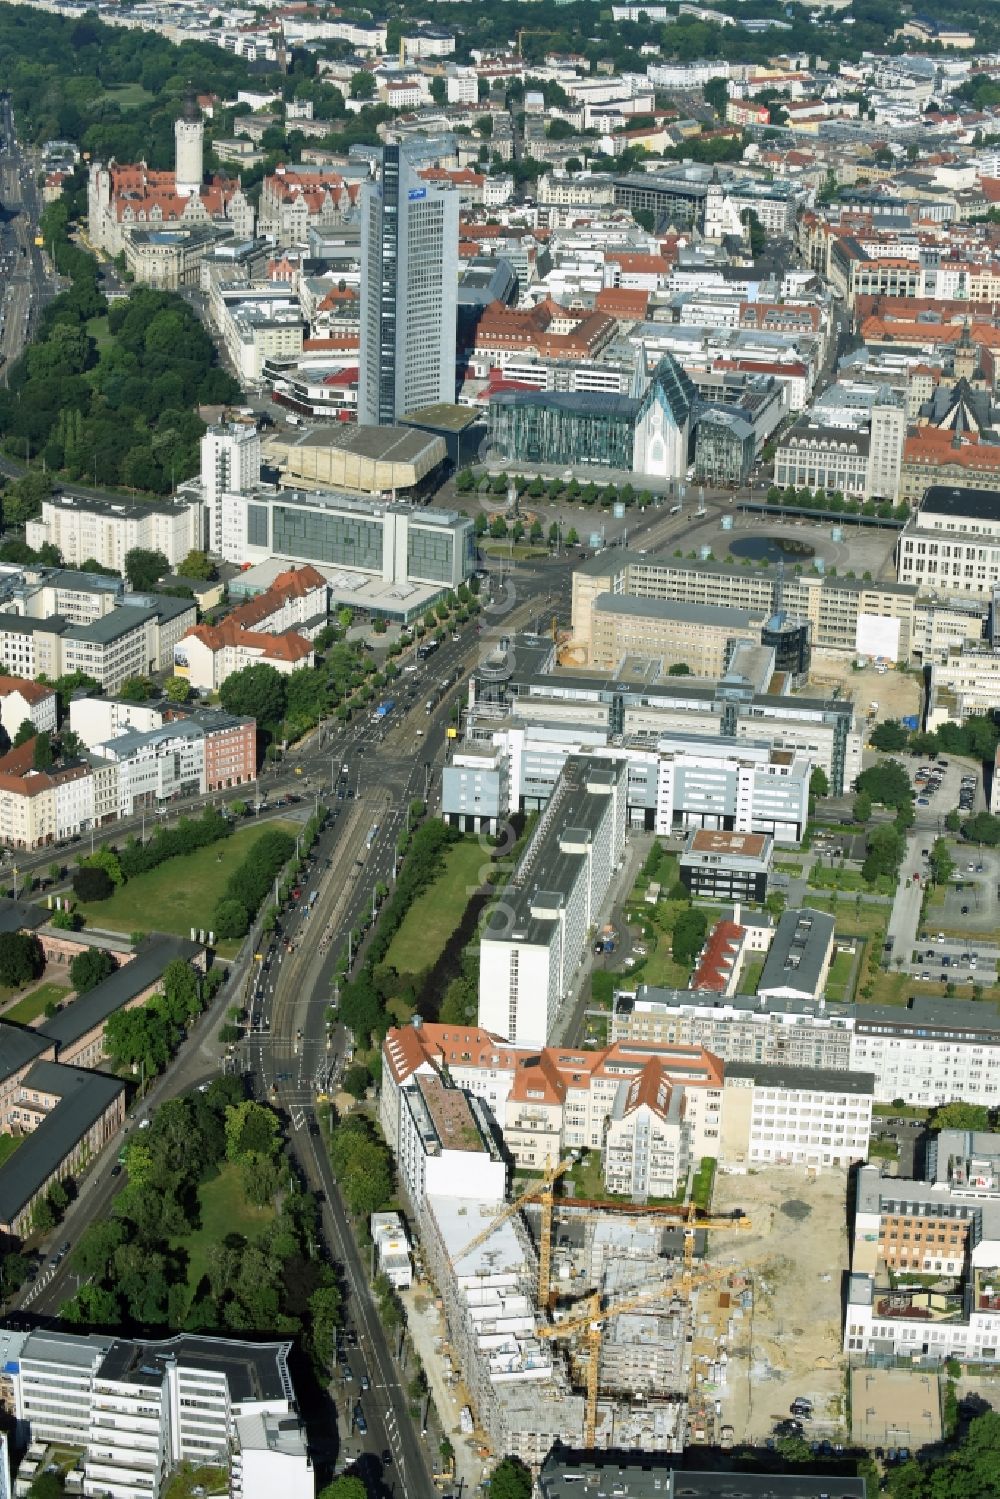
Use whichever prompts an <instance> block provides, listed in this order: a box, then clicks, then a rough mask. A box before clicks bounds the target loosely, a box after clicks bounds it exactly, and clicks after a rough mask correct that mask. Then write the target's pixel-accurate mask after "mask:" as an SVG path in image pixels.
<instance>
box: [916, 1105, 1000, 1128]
mask: <svg viewBox="0 0 1000 1499" xmlns="http://www.w3.org/2000/svg"><path fill="white" fill-rule="evenodd" d="M927 1122H928V1124H929V1126H930V1128H931V1129H961V1130H986V1129H989V1127H990V1111H989V1109H987V1108H985V1107H984V1106H983V1105H982V1104H978V1103H961V1102H955V1103H943V1104H941V1105H940V1107H938V1108H936V1109H935V1110H934V1112H933V1114H932V1115H931V1117H930V1119H929V1120H928V1121H927Z"/></svg>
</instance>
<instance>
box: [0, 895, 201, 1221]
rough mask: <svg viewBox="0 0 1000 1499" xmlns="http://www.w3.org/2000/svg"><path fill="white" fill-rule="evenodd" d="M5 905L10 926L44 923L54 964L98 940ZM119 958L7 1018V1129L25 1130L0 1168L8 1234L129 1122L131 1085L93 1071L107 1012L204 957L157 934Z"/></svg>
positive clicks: (2, 1096)
mask: <svg viewBox="0 0 1000 1499" xmlns="http://www.w3.org/2000/svg"><path fill="white" fill-rule="evenodd" d="M3 907H4V908H3V911H2V918H3V921H4V926H5V930H13V929H17V928H22V929H24V928H28V929H34V930H35V931H37V932H38V935H39V940H40V941H41V943H42V946H43V949H44V950H45V953H46V958H47V961H48V962H49V963H50V964H51V965H52V966H53V967H55V968H56V969H58V965H59V964H64V963H67V962H68V961H69V960H70V959H71V958H72V957H73V956H75V955H76V954H77V953H80V952H83V951H86V950H87V948H88V946H90V945H91V944H90V942H89V941H86V940H84V939H82V938H78V937H76V936H75V935H73V934H71V933H66V932H64V931H60V930H57V929H56V928H53V927H48V926H46V925H45V913H44V911H43V909H42V908H41V907H40V906H18V905H17V903H16V902H14V901H5V902H4V903H3ZM122 946H124V944H123V945H122ZM119 957H120V960H121V966H120V967H119V968H117V969H116V970H115V972H114V973H112V974H111V975H110V977H108V978H107V979H105V980H103V982H101V983H99V984H97V985H96V986H95V987H94V988H93V989H90V990H89V991H88V992H87V993H86V994H83V995H80V996H79V997H78V998H77V999H75V1000H74V1001H73V1002H72V1003H71V1004H69V1005H67V1006H65V1007H64V1008H63V1009H62V1010H60V1011H59V1012H58V1013H57V1014H56V1015H54V1016H53V1017H52V1018H51V1019H46V1020H43V1021H42V1023H41V1024H39V1025H36V1026H34V1027H28V1028H25V1027H21V1026H18V1025H13V1024H11V1023H9V1022H7V1021H3V1022H0V1058H2V1061H0V1133H2V1134H8V1135H15V1136H22V1137H24V1138H23V1140H22V1143H21V1144H20V1145H19V1146H18V1148H17V1150H16V1151H14V1153H13V1154H12V1155H10V1156H9V1157H8V1158H6V1159H5V1161H4V1164H3V1165H2V1166H0V1232H3V1233H4V1234H8V1235H11V1236H14V1237H17V1238H26V1237H27V1236H28V1234H29V1233H30V1232H31V1227H32V1214H33V1211H34V1208H35V1205H36V1204H37V1202H38V1201H39V1199H40V1198H42V1197H43V1196H44V1195H45V1194H46V1192H47V1191H48V1190H49V1188H50V1187H51V1186H52V1184H53V1183H54V1182H60V1181H64V1180H65V1179H66V1178H68V1177H71V1176H73V1175H74V1174H75V1173H76V1172H77V1171H78V1170H79V1169H80V1167H81V1166H83V1165H85V1164H86V1163H87V1161H89V1160H90V1159H91V1158H92V1157H93V1156H94V1155H97V1154H98V1153H99V1152H100V1151H101V1150H102V1149H103V1148H104V1146H105V1145H106V1144H107V1143H108V1141H109V1140H111V1139H112V1138H113V1137H114V1136H115V1135H116V1134H117V1133H118V1131H119V1130H120V1128H121V1126H122V1124H123V1123H124V1120H125V1103H126V1087H125V1084H124V1083H123V1082H122V1080H121V1079H120V1078H117V1077H110V1076H106V1075H105V1074H104V1073H101V1072H97V1071H94V1070H93V1069H94V1068H95V1067H98V1066H99V1065H100V1064H101V1062H102V1061H103V1060H104V1057H105V1051H104V1027H105V1025H106V1023H107V1021H108V1018H109V1017H110V1016H111V1015H113V1014H115V1013H116V1012H117V1011H119V1010H122V1009H128V1008H131V1007H132V1006H134V1005H137V1004H141V1003H142V1002H143V1001H145V1000H146V999H148V998H149V997H150V995H151V994H153V993H154V992H155V990H156V989H157V987H158V986H159V984H160V981H161V979H162V976H163V972H164V970H165V969H166V967H167V965H168V963H171V962H173V961H174V960H175V959H182V960H184V961H186V962H192V961H193V962H195V963H197V964H198V965H199V966H202V965H203V964H204V953H203V951H202V949H201V947H200V946H199V945H198V944H197V943H194V942H188V941H186V940H182V939H180V938H177V937H163V936H152V937H149V938H147V939H146V940H145V941H144V942H143V943H142V944H141V945H140V946H139V947H138V948H137V949H136V950H135V951H134V953H133V952H132V951H130V950H128V949H126V950H124V951H121V952H120V954H119Z"/></svg>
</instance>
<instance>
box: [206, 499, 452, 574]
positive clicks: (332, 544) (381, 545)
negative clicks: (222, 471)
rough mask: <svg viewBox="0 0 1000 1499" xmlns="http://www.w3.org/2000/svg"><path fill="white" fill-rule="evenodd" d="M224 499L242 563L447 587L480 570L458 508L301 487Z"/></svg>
mask: <svg viewBox="0 0 1000 1499" xmlns="http://www.w3.org/2000/svg"><path fill="white" fill-rule="evenodd" d="M222 503H223V506H224V507H225V508H226V510H227V511H229V512H230V514H229V515H227V521H228V524H227V527H226V529H227V531H228V532H229V533H230V534H231V535H233V536H239V537H241V538H242V540H241V542H240V545H239V549H238V550H239V557H238V560H239V561H240V562H241V563H256V562H263V561H266V560H267V558H269V557H272V556H273V557H281V558H287V559H288V560H289V561H291V562H313V563H315V564H316V565H317V566H319V567H324V568H331V567H332V568H338V569H340V570H343V571H344V572H351V573H358V574H363V575H366V576H367V577H369V578H371V579H373V580H378V581H380V582H383V583H389V584H392V585H404V584H409V583H417V584H429V585H434V584H440V585H441V586H442V587H444V588H457V587H458V585H459V583H461V582H463V581H464V580H465V579H466V578H468V577H469V575H470V574H471V573H472V572H473V571H474V570H475V566H476V543H475V534H474V529H473V523H472V521H471V520H470V519H469V518H468V517H467V516H464V515H458V514H457V513H456V512H454V511H447V510H417V509H414V508H413V507H412V506H410V505H401V504H396V505H393V504H380V503H379V502H377V501H371V500H361V499H354V498H352V497H350V496H348V495H339V494H323V493H305V492H300V491H298V490H284V491H279V492H278V493H277V494H267V493H262V492H258V493H256V494H251V495H233V494H227V495H225V496H223V499H222ZM234 560H235V559H234Z"/></svg>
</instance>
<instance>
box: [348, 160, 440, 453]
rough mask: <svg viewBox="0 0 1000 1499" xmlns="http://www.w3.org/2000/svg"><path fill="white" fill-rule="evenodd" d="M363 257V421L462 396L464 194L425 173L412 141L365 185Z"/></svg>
mask: <svg viewBox="0 0 1000 1499" xmlns="http://www.w3.org/2000/svg"><path fill="white" fill-rule="evenodd" d="M361 263H362V268H363V275H362V281H361V373H360V382H359V391H358V419H359V421H361V422H362V423H363V424H365V425H367V426H392V425H393V424H394V423H395V422H397V421H399V419H400V418H401V417H403V416H405V415H407V413H408V412H411V411H416V410H418V409H419V408H420V407H422V406H431V405H435V404H437V403H439V402H449V403H450V402H452V401H454V399H455V388H456V387H455V319H456V303H457V292H458V194H457V193H455V192H451V191H448V190H445V189H441V188H438V187H435V186H432V185H429V184H428V183H426V182H424V181H423V179H422V178H421V177H420V176H419V175H418V174H417V172H415V171H414V169H413V167H412V166H411V165H410V162H409V161H408V159H407V156H406V148H405V146H403V147H401V146H386V147H385V148H384V149H383V152H382V166H381V171H380V175H379V180H378V181H377V182H371V183H367V184H366V185H365V188H364V197H363V206H362V217H361Z"/></svg>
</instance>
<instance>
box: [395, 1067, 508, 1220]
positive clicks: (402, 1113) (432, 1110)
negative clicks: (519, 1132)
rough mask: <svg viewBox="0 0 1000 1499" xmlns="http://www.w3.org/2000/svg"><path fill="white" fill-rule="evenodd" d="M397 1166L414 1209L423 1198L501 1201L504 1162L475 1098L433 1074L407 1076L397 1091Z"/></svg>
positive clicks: (421, 1204) (419, 1209)
mask: <svg viewBox="0 0 1000 1499" xmlns="http://www.w3.org/2000/svg"><path fill="white" fill-rule="evenodd" d="M396 1139H397V1150H396V1166H397V1169H398V1171H399V1180H400V1184H401V1186H402V1187H403V1189H404V1191H405V1192H406V1195H407V1198H408V1199H409V1202H410V1204H411V1206H412V1207H413V1210H414V1212H415V1213H417V1214H418V1215H419V1214H420V1213H422V1212H423V1211H424V1207H425V1203H426V1199H427V1197H428V1196H429V1195H430V1194H432V1193H443V1194H445V1195H447V1196H453V1197H476V1196H480V1197H481V1196H484V1195H494V1194H495V1196H496V1199H497V1200H500V1199H502V1197H503V1194H504V1191H505V1190H506V1185H507V1166H506V1163H505V1162H504V1160H503V1157H502V1156H501V1154H500V1151H499V1148H498V1146H497V1143H496V1141H495V1140H494V1139H493V1136H492V1134H491V1132H490V1129H489V1125H488V1122H487V1120H486V1118H485V1116H484V1114H483V1112H482V1105H481V1104H480V1103H479V1101H478V1099H474V1098H470V1097H469V1096H468V1095H467V1094H465V1093H464V1092H462V1090H461V1089H460V1088H456V1087H454V1086H449V1085H446V1084H445V1083H444V1082H442V1080H441V1079H440V1078H439V1077H437V1076H436V1075H435V1074H433V1073H420V1074H418V1075H416V1076H414V1077H412V1078H411V1079H409V1080H408V1081H407V1082H406V1083H405V1085H404V1086H403V1087H402V1089H401V1090H400V1094H399V1127H398V1133H397V1136H396Z"/></svg>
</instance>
